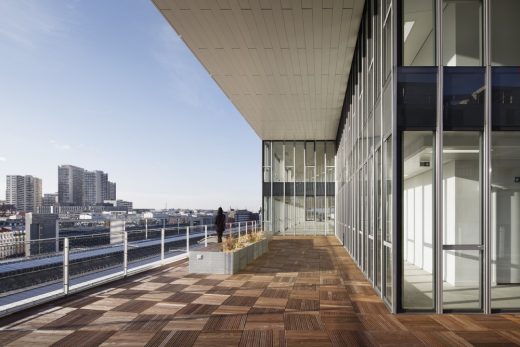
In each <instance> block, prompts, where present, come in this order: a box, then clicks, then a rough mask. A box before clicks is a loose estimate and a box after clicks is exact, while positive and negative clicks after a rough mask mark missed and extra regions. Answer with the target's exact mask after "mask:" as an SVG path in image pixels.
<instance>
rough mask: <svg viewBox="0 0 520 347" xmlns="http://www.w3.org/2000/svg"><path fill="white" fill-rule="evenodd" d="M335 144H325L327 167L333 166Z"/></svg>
mask: <svg viewBox="0 0 520 347" xmlns="http://www.w3.org/2000/svg"><path fill="white" fill-rule="evenodd" d="M334 152H335V143H334V142H327V166H334V157H335V155H334Z"/></svg>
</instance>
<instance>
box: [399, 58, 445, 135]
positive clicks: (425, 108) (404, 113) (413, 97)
mask: <svg viewBox="0 0 520 347" xmlns="http://www.w3.org/2000/svg"><path fill="white" fill-rule="evenodd" d="M436 110H437V68H414V67H401V68H398V71H397V117H398V118H397V119H398V122H399V125H400V126H401V127H403V128H411V127H421V128H423V129H424V128H425V127H435V124H436V119H437V113H436Z"/></svg>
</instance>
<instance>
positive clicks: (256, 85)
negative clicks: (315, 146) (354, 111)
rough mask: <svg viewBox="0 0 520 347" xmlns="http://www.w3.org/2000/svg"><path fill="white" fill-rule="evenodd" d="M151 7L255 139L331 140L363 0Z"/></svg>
mask: <svg viewBox="0 0 520 347" xmlns="http://www.w3.org/2000/svg"><path fill="white" fill-rule="evenodd" d="M153 2H154V3H155V5H156V6H157V8H158V9H159V10H160V11H161V13H162V14H163V16H164V17H165V18H166V19H167V20H168V22H169V23H170V24H171V25H172V27H173V28H174V29H175V31H176V32H177V33H178V34H179V35H180V36H181V38H182V39H183V41H184V42H185V43H186V44H187V45H188V47H189V48H190V49H191V51H192V52H193V53H194V54H195V56H196V57H197V58H198V59H199V60H200V62H201V63H202V64H203V65H204V66H205V67H206V69H207V70H208V72H209V73H210V75H211V76H212V78H213V79H214V80H215V81H216V82H217V84H218V85H219V86H220V87H221V89H222V90H223V91H224V93H225V94H226V95H227V96H228V97H229V99H230V100H231V102H233V104H234V105H235V106H236V108H237V109H238V110H239V111H240V113H241V114H242V115H243V117H244V118H245V119H246V120H247V122H248V123H249V124H250V125H251V126H252V127H253V129H254V130H255V132H256V133H257V134H258V136H260V138H262V139H264V140H332V139H335V138H336V132H337V129H338V124H339V119H340V113H341V107H342V104H343V98H344V96H345V90H346V84H347V79H348V74H349V71H350V64H351V61H352V55H353V52H354V48H355V45H356V38H357V34H358V29H359V24H360V21H361V17H362V11H363V6H364V0H328V1H327V0H293V1H291V0H199V1H195V0H153Z"/></svg>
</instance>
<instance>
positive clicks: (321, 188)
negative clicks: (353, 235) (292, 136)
mask: <svg viewBox="0 0 520 347" xmlns="http://www.w3.org/2000/svg"><path fill="white" fill-rule="evenodd" d="M262 164H263V207H262V219H263V223H264V226H265V228H266V230H267V231H269V232H271V233H273V234H280V235H306V234H308V235H328V234H330V235H333V234H334V219H335V195H336V194H335V189H336V188H335V143H334V141H264V144H263V163H262Z"/></svg>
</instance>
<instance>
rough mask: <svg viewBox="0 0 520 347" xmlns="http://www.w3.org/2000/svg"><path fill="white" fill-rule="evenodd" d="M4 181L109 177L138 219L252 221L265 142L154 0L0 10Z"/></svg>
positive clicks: (70, 1)
mask: <svg viewBox="0 0 520 347" xmlns="http://www.w3.org/2000/svg"><path fill="white" fill-rule="evenodd" d="M0 13H1V14H2V15H1V16H0V57H1V60H0V76H1V78H0V99H1V102H0V120H1V123H2V134H1V137H0V139H1V145H0V179H1V181H0V199H3V198H5V175H6V174H31V175H34V176H37V177H40V178H42V180H43V191H44V192H45V193H50V192H55V191H57V171H58V170H57V166H58V165H59V164H72V165H77V166H81V167H84V168H86V169H89V170H94V169H99V170H104V171H106V172H108V173H109V179H110V180H113V181H115V182H117V185H118V187H117V188H118V198H122V199H127V200H131V201H134V204H135V205H134V206H137V207H154V208H163V207H164V206H165V204H166V203H167V204H168V207H189V208H216V207H218V206H219V205H222V206H223V207H225V208H228V207H229V206H232V207H235V208H244V207H246V208H249V209H255V210H257V209H258V208H259V207H260V205H261V181H260V179H261V176H260V171H261V170H260V166H261V141H260V139H259V138H258V137H257V135H256V134H255V133H254V131H253V130H252V129H251V128H250V126H249V125H248V124H247V123H246V121H245V120H244V119H243V118H242V116H241V115H240V113H239V112H238V111H237V110H236V109H235V107H234V106H233V104H231V102H230V101H229V100H228V99H227V97H226V96H225V95H224V94H223V92H222V91H221V90H220V89H219V87H218V86H217V85H216V83H215V82H214V81H213V80H212V79H211V78H210V77H209V75H208V73H207V72H206V70H205V69H204V68H203V67H202V65H201V64H200V63H199V62H198V61H197V60H196V58H195V57H194V56H193V55H192V54H191V52H190V51H189V49H188V48H187V47H186V46H185V45H184V43H183V42H182V41H181V40H180V38H179V37H178V36H177V34H176V33H175V31H174V30H173V29H172V28H171V27H170V25H169V24H168V23H167V22H166V20H165V19H164V18H163V17H162V16H161V15H160V13H159V11H158V10H157V9H156V8H155V7H154V6H153V4H152V2H151V1H150V0H110V1H107V0H75V1H74V0H1V1H0Z"/></svg>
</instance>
